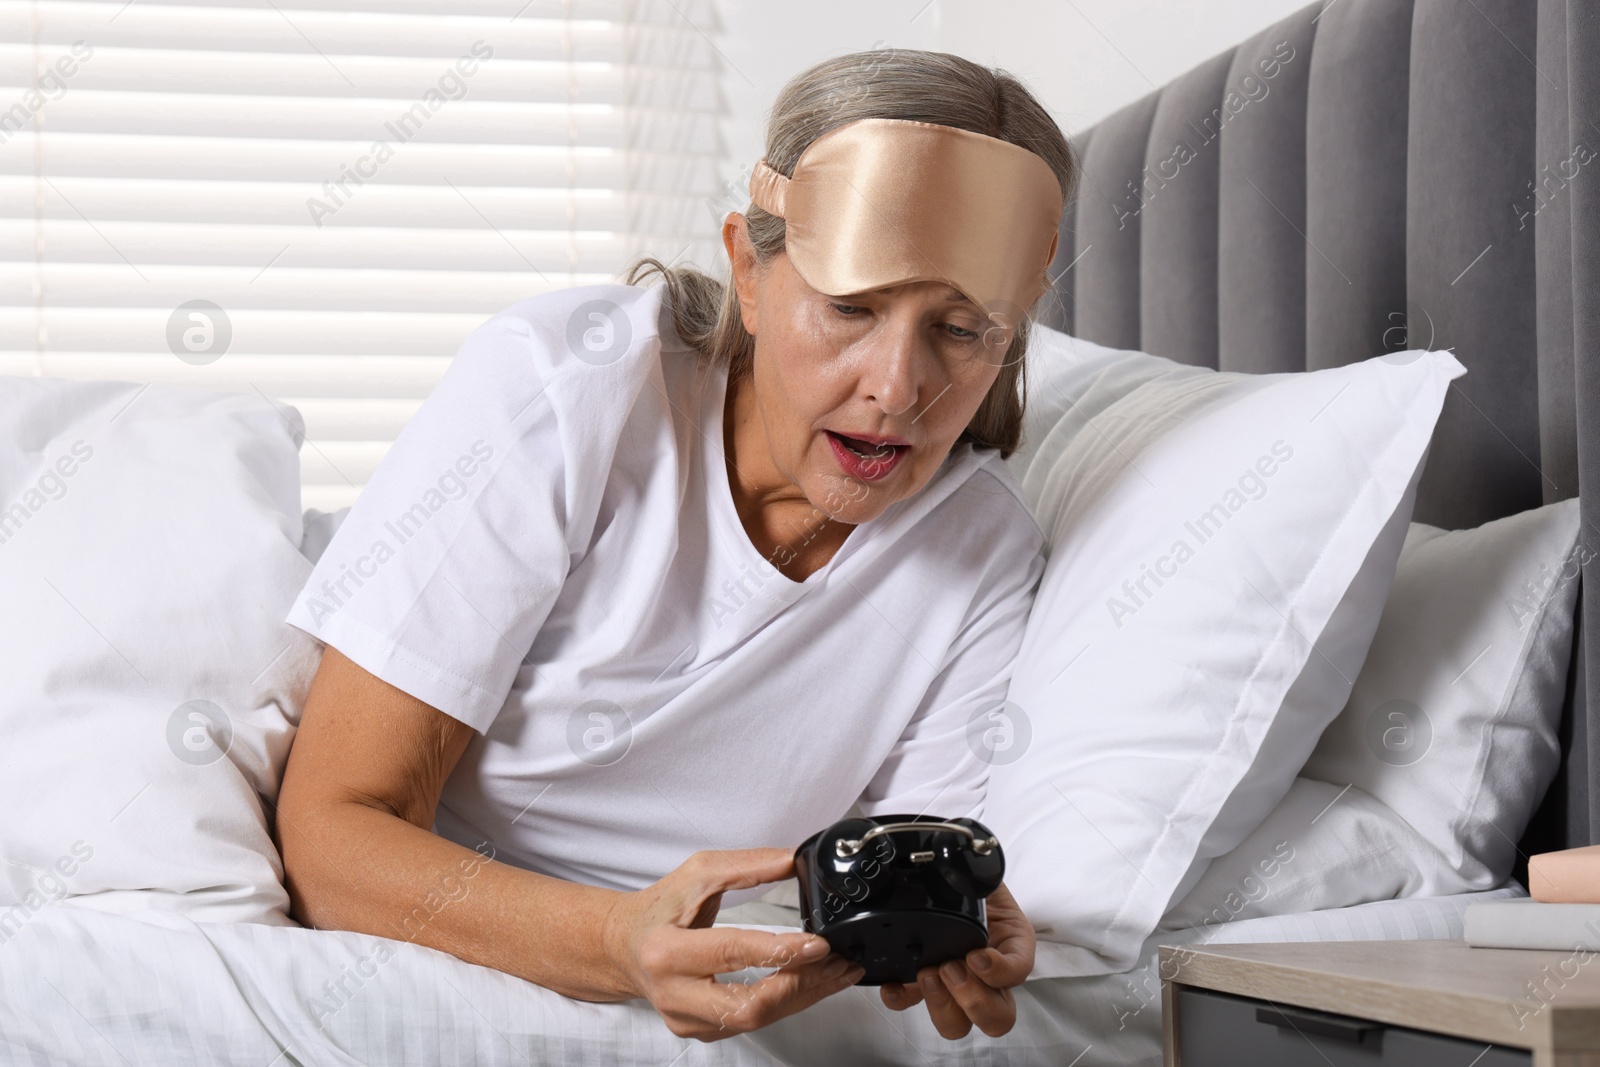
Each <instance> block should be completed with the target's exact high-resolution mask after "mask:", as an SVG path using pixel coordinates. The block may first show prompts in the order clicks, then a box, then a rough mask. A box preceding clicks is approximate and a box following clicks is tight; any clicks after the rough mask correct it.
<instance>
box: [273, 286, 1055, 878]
mask: <svg viewBox="0 0 1600 1067" xmlns="http://www.w3.org/2000/svg"><path fill="white" fill-rule="evenodd" d="M664 293H665V288H664V287H663V286H660V285H656V286H652V287H649V288H643V287H638V286H627V285H595V286H584V287H579V288H572V289H566V290H561V291H558V292H553V293H548V294H545V295H543V296H539V297H535V298H534V299H531V300H527V301H524V302H522V303H520V304H517V305H515V306H513V307H511V308H509V309H507V310H506V311H504V312H502V313H501V314H499V315H497V316H495V317H494V318H492V319H490V320H489V321H488V322H487V323H485V324H484V325H483V326H482V327H480V328H479V329H478V330H477V331H475V332H474V333H473V334H472V335H471V336H470V337H469V338H468V339H467V340H466V342H465V343H464V344H463V345H462V347H461V350H460V352H459V354H458V355H457V356H456V358H455V360H454V361H453V362H452V364H451V365H450V368H449V369H448V371H447V372H446V374H445V376H444V377H443V379H442V380H441V381H440V384H439V385H438V386H437V388H436V389H435V390H434V392H433V393H432V395H430V396H429V398H428V400H427V401H426V402H425V403H424V404H423V405H422V407H421V409H420V410H419V411H418V412H417V414H416V415H415V417H414V418H413V419H412V420H411V421H410V422H409V423H408V424H407V425H406V427H405V429H404V431H403V432H402V433H401V435H400V437H399V438H398V439H397V440H396V442H395V444H394V446H393V448H392V449H391V450H390V452H389V454H388V455H387V456H386V457H385V458H384V460H383V462H382V463H381V464H380V465H379V467H378V469H377V470H376V471H375V472H374V474H373V477H372V479H371V481H370V482H369V484H368V485H367V487H366V488H365V490H363V492H362V494H361V496H360V498H359V499H358V500H357V502H356V504H355V505H354V506H353V507H352V508H351V510H350V512H349V514H348V516H346V518H345V520H344V522H343V524H342V525H341V526H340V528H339V530H338V532H337V533H336V534H335V535H334V537H333V540H332V541H331V542H330V543H329V545H328V547H327V549H326V551H325V552H324V553H323V555H322V556H321V558H320V559H319V561H318V563H317V565H316V568H315V570H314V571H313V572H312V574H311V577H310V579H309V581H308V582H307V584H306V587H305V588H304V590H302V592H301V594H300V596H299V598H298V599H297V600H296V602H295V604H294V607H293V608H292V609H291V611H290V613H289V615H288V621H289V622H290V623H292V624H294V625H295V626H297V627H300V628H301V629H303V630H305V631H307V632H308V633H310V634H311V635H312V636H314V637H316V638H318V639H319V640H321V641H323V642H325V643H327V644H329V645H332V646H334V647H336V648H337V649H339V651H340V652H342V653H344V654H345V655H346V656H348V657H349V658H350V659H351V660H353V661H354V662H355V663H357V664H359V665H360V666H361V667H363V668H364V669H366V670H367V671H369V672H371V673H372V674H374V675H376V676H378V677H379V678H382V679H383V680H385V681H387V682H389V683H390V684H391V685H394V686H396V687H398V688H399V689H402V690H404V691H405V692H407V693H409V694H411V695H413V696H415V697H417V698H418V699H420V700H422V701H425V702H426V703H428V704H430V705H432V706H433V707H436V708H438V709H439V710H441V711H443V712H444V713H446V714H448V715H450V716H452V717H453V718H456V719H458V720H460V721H461V722H463V723H466V724H467V725H469V726H471V727H472V728H473V730H475V731H476V732H477V733H478V735H479V736H477V737H475V738H473V740H472V742H471V743H470V745H469V746H468V748H467V750H466V753H465V755H464V756H463V757H462V759H461V762H460V763H459V765H458V766H457V767H456V769H455V771H454V773H453V774H452V775H451V777H450V779H449V782H448V784H447V785H446V787H445V789H444V793H443V796H442V798H441V801H440V806H439V808H438V811H437V813H436V822H435V830H436V831H437V832H438V833H440V834H441V835H443V836H445V837H447V838H449V839H451V840H454V841H457V842H459V843H461V844H464V845H467V846H468V847H478V846H479V845H481V844H483V843H484V842H488V843H489V844H490V845H492V847H493V848H494V850H495V851H494V856H495V858H497V859H500V860H503V861H505V862H509V863H513V864H515V865H517V866H521V867H525V868H528V869H531V870H535V871H540V872H543V873H546V874H550V875H555V876H558V877H561V878H566V879H569V880H573V881H579V882H584V883H588V884H592V885H601V886H607V887H611V888H616V889H637V888H640V887H642V886H645V885H648V884H649V883H650V882H652V881H654V880H656V879H657V878H659V877H661V876H662V875H663V874H665V873H667V872H668V871H670V870H671V869H672V868H674V867H676V866H677V865H678V864H679V863H681V862H682V861H683V860H684V859H685V858H687V857H688V855H689V854H690V853H692V852H694V851H696V850H698V849H710V848H717V849H723V848H749V847H757V846H776V847H788V848H792V847H794V846H796V845H798V844H799V843H800V842H801V841H802V840H804V839H805V838H806V837H807V836H809V835H810V834H812V833H814V832H816V831H817V830H820V829H822V828H823V827H825V826H827V825H828V824H829V823H831V822H833V821H835V820H836V819H838V818H840V817H842V816H843V815H844V814H845V813H846V811H847V810H848V809H849V807H850V806H851V804H852V803H854V802H859V804H860V806H861V809H862V810H863V811H864V812H866V813H867V814H869V815H873V814H894V813H913V814H914V813H927V814H931V815H938V816H943V817H947V818H954V817H958V816H972V817H979V818H981V814H982V802H983V795H984V789H985V786H986V784H987V778H988V775H987V771H988V764H987V763H986V762H985V761H984V760H982V759H980V758H979V755H978V753H980V752H983V751H985V750H984V749H983V747H982V743H981V741H980V740H979V738H980V737H981V735H982V734H983V733H984V732H985V731H987V730H989V729H990V728H991V727H992V726H993V724H994V721H995V720H994V719H992V718H991V716H992V715H993V713H995V712H997V711H998V710H999V709H1000V708H1001V707H1002V706H1003V703H1004V699H1005V690H1006V685H1007V682H1008V680H1009V678H1010V674H1011V668H1012V662H1013V660H1014V659H1015V655H1016V651H1017V648H1018V645H1019V644H1020V642H1021V639H1022V630H1023V625H1024V622H1025V620H1026V617H1027V614H1028V609H1029V606H1030V605H1031V603H1032V598H1033V593H1034V590H1035V587H1036V585H1037V583H1038V579H1039V575H1040V573H1041V571H1042V570H1043V566H1044V561H1043V560H1044V557H1043V554H1042V547H1043V544H1044V538H1043V535H1042V534H1041V532H1040V530H1039V527H1038V525H1037V524H1036V523H1035V522H1034V521H1033V518H1032V516H1031V514H1030V513H1029V511H1028V509H1027V506H1026V504H1025V503H1024V501H1023V499H1022V496H1021V494H1020V491H1019V489H1018V487H1017V485H1016V483H1015V481H1014V480H1013V479H1012V477H1011V475H1010V473H1009V471H1008V470H1007V468H1006V467H1005V465H1004V464H1003V463H1002V461H1001V460H1000V458H999V455H998V454H997V453H995V452H993V451H989V450H985V451H975V450H974V449H972V448H971V447H970V446H968V445H965V444H962V445H958V446H957V447H956V448H954V449H953V450H952V451H951V454H950V456H949V458H948V459H947V460H946V461H945V463H944V465H943V466H941V467H940V469H939V471H938V472H937V473H936V474H935V475H934V477H933V478H932V480H931V481H930V482H929V484H928V485H926V486H925V487H924V488H923V489H922V490H921V491H920V492H919V493H917V494H916V495H914V496H912V497H910V498H908V499H905V500H901V501H899V502H897V503H895V504H894V505H892V506H890V507H889V508H888V509H887V510H886V511H885V512H884V513H883V514H882V515H880V516H879V517H878V518H876V519H873V520H872V521H870V522H866V523H863V524H861V525H859V526H857V527H855V528H854V529H853V530H851V532H850V534H849V536H848V537H847V538H846V539H845V542H844V544H843V546H842V547H841V548H840V549H839V550H838V551H837V553H836V554H835V555H834V557H833V559H832V560H830V561H829V562H828V564H827V565H826V566H824V567H822V568H821V569H820V570H818V571H816V572H815V573H813V574H812V575H810V576H809V577H808V578H807V579H806V580H805V581H803V582H795V581H793V580H791V579H789V578H787V577H785V576H784V575H783V574H781V573H780V572H779V571H778V570H777V569H776V567H774V566H773V565H772V563H770V562H769V561H768V560H767V559H766V558H765V557H764V556H763V555H762V554H761V553H760V551H758V550H757V549H756V547H755V545H754V544H752V543H751V541H750V539H749V537H748V535H747V534H746V533H745V530H744V527H743V526H742V525H741V524H740V521H739V517H738V514H737V513H736V511H735V510H734V504H733V496H732V492H731V490H730V488H729V484H728V475H727V468H726V466H725V463H724V459H723V436H722V421H723V419H722V416H723V400H724V396H725V391H726V385H727V374H726V371H725V369H723V368H718V367H712V366H711V365H709V363H708V362H707V361H705V360H703V359H701V358H700V357H699V356H698V355H697V354H696V353H695V352H694V351H693V350H692V349H689V348H688V347H687V346H685V345H684V344H683V343H682V342H681V341H680V340H678V338H677V335H676V332H675V331H674V329H673V327H672V323H671V317H670V314H669V313H668V312H667V311H666V310H665V309H664V307H663V304H662V297H663V294H664ZM969 738H971V740H969ZM485 851H486V852H487V850H485ZM763 892H765V889H764V888H754V889H749V890H739V891H735V892H731V893H728V894H726V895H725V897H724V906H731V905H733V904H737V903H740V902H742V901H744V900H748V899H751V898H753V897H756V896H759V895H760V894H761V893H763Z"/></svg>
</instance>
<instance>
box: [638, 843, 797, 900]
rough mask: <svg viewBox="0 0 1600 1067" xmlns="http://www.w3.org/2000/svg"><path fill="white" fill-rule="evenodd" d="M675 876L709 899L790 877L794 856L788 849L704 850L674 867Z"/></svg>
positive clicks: (792, 872) (792, 870) (792, 871)
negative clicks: (685, 880) (678, 875)
mask: <svg viewBox="0 0 1600 1067" xmlns="http://www.w3.org/2000/svg"><path fill="white" fill-rule="evenodd" d="M672 874H674V875H675V874H681V875H682V877H684V878H685V879H687V880H688V881H689V882H690V883H691V884H693V885H694V886H695V888H696V890H697V891H698V892H700V893H701V894H703V895H705V896H710V895H711V894H713V893H723V892H726V891H727V890H730V889H749V888H751V887H753V886H758V885H766V884H767V883H768V882H781V881H782V880H783V879H785V878H789V877H791V876H792V875H793V874H794V853H793V852H791V851H790V850H788V849H786V848H732V849H702V850H701V851H699V852H696V853H694V854H692V855H691V856H690V857H689V858H688V859H686V860H684V861H683V863H682V864H680V865H679V866H677V867H676V868H674V869H673V872H672ZM668 877H669V878H670V877H672V875H668Z"/></svg>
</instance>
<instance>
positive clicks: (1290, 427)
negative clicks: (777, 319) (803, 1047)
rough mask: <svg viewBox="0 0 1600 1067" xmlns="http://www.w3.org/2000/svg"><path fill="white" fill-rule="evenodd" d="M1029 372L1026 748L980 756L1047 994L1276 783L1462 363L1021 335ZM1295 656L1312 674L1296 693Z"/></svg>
mask: <svg viewBox="0 0 1600 1067" xmlns="http://www.w3.org/2000/svg"><path fill="white" fill-rule="evenodd" d="M1052 335H1053V336H1052ZM1041 342H1042V343H1041ZM1030 371H1033V372H1034V373H1033V374H1032V375H1031V377H1032V379H1033V385H1032V386H1031V388H1030V397H1029V404H1030V407H1032V408H1034V409H1035V411H1034V414H1033V415H1032V416H1031V417H1030V427H1029V428H1030V430H1031V431H1032V432H1033V433H1034V434H1035V435H1037V434H1038V433H1039V430H1040V426H1039V423H1038V422H1037V421H1035V420H1041V419H1043V420H1047V419H1049V417H1050V416H1051V415H1052V414H1057V416H1058V418H1057V421H1056V422H1055V423H1054V424H1053V425H1047V429H1046V430H1045V432H1044V433H1043V435H1042V436H1035V438H1034V442H1033V443H1030V445H1029V447H1028V449H1026V450H1025V452H1024V453H1023V454H1022V455H1021V456H1020V457H1019V458H1018V463H1019V465H1020V466H1021V467H1022V468H1023V475H1022V484H1023V487H1024V490H1025V492H1027V493H1028V496H1029V499H1030V501H1031V502H1034V506H1035V514H1036V517H1037V518H1038V520H1039V523H1040V525H1041V526H1042V527H1043V528H1044V530H1045V531H1046V533H1047V535H1049V541H1050V545H1051V548H1050V560H1049V565H1048V567H1047V569H1046V571H1045V574H1044V577H1043V578H1042V579H1041V582H1040V587H1039V593H1038V597H1037V599H1036V601H1035V604H1034V607H1033V611H1032V614H1031V616H1030V619H1029V623H1028V629H1027V632H1026V633H1025V635H1024V638H1023V642H1022V646H1021V649H1020V650H1019V654H1018V660H1017V666H1016V670H1015V673H1014V675H1013V679H1012V683H1011V689H1010V692H1009V695H1008V704H1007V709H1006V710H1007V713H1008V715H1009V717H1010V718H1011V719H1012V720H1013V725H1012V728H1011V736H1013V737H1016V738H1021V739H1024V741H1025V743H1014V744H1013V745H1012V747H1011V748H1009V749H1006V750H1005V751H1004V752H1003V753H1001V752H997V753H996V755H995V758H994V760H993V763H994V766H993V769H992V771H991V778H990V785H989V792H988V799H987V801H986V803H985V809H984V810H985V816H984V819H985V822H986V823H987V824H988V825H989V826H990V827H991V828H992V829H993V830H994V831H995V832H996V834H997V835H999V837H1000V839H1001V841H1002V842H1004V843H1005V846H1006V849H1007V857H1008V869H1007V875H1006V882H1007V885H1008V886H1009V887H1010V888H1011V890H1012V891H1013V892H1014V893H1015V894H1016V896H1017V898H1018V901H1019V902H1020V903H1021V905H1022V907H1023V909H1024V910H1025V911H1026V912H1027V913H1028V915H1029V917H1030V918H1031V919H1032V920H1033V922H1034V925H1035V926H1036V928H1038V930H1039V934H1040V938H1041V944H1040V949H1039V953H1038V965H1037V966H1036V968H1035V971H1034V976H1035V977H1039V978H1046V977H1056V976H1067V975H1077V974H1096V973H1106V972H1110V971H1119V970H1125V969H1126V968H1127V967H1129V966H1132V965H1133V963H1134V962H1135V961H1136V959H1137V955H1138V952H1139V948H1140V945H1141V943H1142V942H1143V941H1144V939H1145V938H1146V937H1147V936H1148V935H1149V934H1150V933H1151V931H1153V930H1154V929H1155V927H1156V925H1157V923H1158V922H1159V921H1160V919H1161V916H1162V914H1163V913H1164V912H1165V911H1166V910H1167V907H1168V905H1169V904H1170V903H1171V902H1172V901H1173V899H1174V898H1175V897H1177V896H1179V895H1180V890H1182V889H1184V888H1186V887H1187V886H1188V885H1192V884H1193V883H1194V882H1195V881H1196V880H1197V879H1198V877H1199V876H1200V875H1202V874H1203V873H1204V864H1205V860H1206V859H1207V858H1209V857H1208V856H1207V855H1206V854H1205V853H1206V851H1209V854H1210V855H1217V854H1221V853H1224V852H1227V851H1228V850H1229V849H1231V848H1233V847H1234V846H1235V845H1237V844H1238V843H1239V841H1240V840H1241V839H1242V838H1243V837H1244V836H1245V835H1247V834H1248V833H1249V832H1250V831H1251V830H1252V829H1253V828H1254V827H1255V826H1256V824H1257V823H1258V822H1259V821H1260V820H1261V819H1262V818H1264V817H1265V816H1266V815H1267V813H1268V812H1269V811H1270V810H1271V808H1272V806H1273V805H1274V804H1275V803H1276V802H1277V801H1278V800H1279V799H1280V798H1281V797H1282V795H1283V794H1284V792H1285V791H1287V789H1288V788H1289V785H1290V783H1291V781H1292V779H1293V777H1294V773H1295V770H1296V769H1297V768H1298V766H1299V764H1300V762H1301V761H1302V760H1303V759H1304V757H1305V755H1306V754H1308V753H1309V750H1310V748H1311V746H1312V744H1313V743H1314V741H1313V739H1314V738H1316V737H1317V736H1318V734H1319V733H1320V732H1321V730H1322V728H1323V727H1324V726H1325V725H1326V724H1327V722H1328V721H1329V720H1330V719H1332V718H1333V717H1334V716H1335V715H1336V714H1337V713H1338V711H1339V709H1340V708H1341V707H1343V705H1344V703H1345V698H1346V696H1347V695H1348V691H1349V690H1348V686H1349V684H1350V683H1351V682H1352V681H1353V679H1354V677H1355V675H1356V672H1357V671H1358V670H1359V668H1360V665H1361V660H1362V657H1363V656H1364V655H1365V652H1366V646H1367V643H1368V642H1369V641H1370V638H1371V634H1372V632H1373V629H1374V628H1375V627H1376V625H1377V615H1378V611H1379V609H1380V606H1381V603H1382V590H1384V589H1386V587H1387V585H1388V582H1389V580H1390V577H1391V576H1392V573H1393V566H1394V557H1395V555H1397V554H1398V550H1399V543H1400V540H1401V537H1402V536H1403V532H1404V529H1405V524H1406V523H1407V521H1409V518H1410V503H1409V495H1410V493H1411V491H1412V490H1413V489H1414V486H1415V480H1416V477H1417V475H1418V470H1419V467H1420V465H1421V462H1422V459H1423V457H1424V456H1425V454H1426V450H1427V445H1428V441H1429V438H1430V437H1431V435H1432V432H1433V427H1434V423H1435V422H1436V421H1437V418H1438V414H1439V409H1440V405H1441V404H1442V403H1443V399H1444V394H1445V391H1446V388H1447V387H1448V385H1449V382H1450V381H1451V379H1453V378H1456V377H1458V376H1460V375H1461V374H1463V373H1465V370H1464V369H1463V368H1462V367H1461V365H1460V364H1459V363H1458V362H1457V361H1456V360H1455V358H1454V357H1453V356H1451V355H1450V354H1449V353H1446V352H1416V351H1411V352H1403V353H1395V354H1392V355H1388V356H1383V357H1379V358H1376V359H1372V360H1369V361H1367V362H1365V363H1359V364H1353V365H1350V366H1346V367H1340V368H1335V369H1330V370H1324V371H1317V372H1314V373H1306V374H1273V375H1252V374H1226V373H1217V372H1215V371H1210V370H1205V369H1201V368H1194V367H1186V366H1181V365H1178V364H1175V363H1172V362H1170V361H1167V360H1161V359H1157V358H1156V357H1153V356H1148V355H1144V354H1141V353H1119V352H1112V351H1109V350H1106V349H1101V348H1099V347H1098V346H1089V345H1085V344H1084V343H1083V342H1081V341H1075V340H1073V339H1071V338H1066V337H1065V336H1064V335H1060V334H1057V333H1055V331H1049V330H1045V329H1043V328H1041V329H1039V330H1037V331H1035V345H1034V346H1033V348H1032V349H1030ZM1041 379H1042V380H1041ZM1041 394H1042V395H1041ZM1386 528H1387V530H1388V536H1387V537H1384V536H1383V534H1384V531H1385V530H1386ZM1380 543H1381V544H1383V545H1386V546H1388V547H1387V548H1385V549H1383V550H1382V551H1377V552H1375V551H1374V546H1375V544H1380ZM1385 552H1387V553H1388V555H1387V556H1386V557H1385V556H1384V553H1385ZM1369 563H1370V565H1371V567H1372V568H1373V569H1371V570H1364V568H1365V567H1367V566H1368V565H1369ZM1358 578H1359V579H1360V581H1359V582H1358ZM1352 584H1357V585H1358V586H1360V587H1361V589H1360V590H1359V595H1358V599H1359V600H1360V601H1361V604H1360V605H1358V607H1357V608H1353V609H1352V610H1350V611H1346V612H1344V613H1343V617H1341V618H1339V619H1337V620H1336V621H1337V623H1338V625H1336V626H1334V627H1333V629H1331V630H1330V629H1329V626H1330V622H1331V621H1335V616H1336V613H1337V611H1338V609H1339V607H1340V605H1341V603H1342V602H1343V601H1344V599H1345V597H1346V596H1347V594H1348V593H1349V592H1350V590H1351V587H1352ZM1358 616H1359V617H1358ZM1346 624H1348V625H1346ZM1325 633H1326V634H1327V637H1328V641H1327V647H1326V648H1323V647H1320V645H1319V648H1318V650H1317V652H1316V653H1313V649H1312V645H1313V642H1319V643H1320V642H1322V639H1323V637H1324V635H1325ZM1313 655H1316V656H1317V658H1318V659H1319V660H1321V661H1324V662H1325V664H1326V665H1327V666H1329V667H1330V670H1329V671H1326V672H1324V671H1322V670H1321V669H1320V667H1319V668H1318V672H1317V675H1316V676H1314V677H1313V678H1311V679H1310V680H1308V681H1307V682H1306V683H1304V684H1303V685H1301V686H1298V687H1297V686H1296V682H1297V681H1298V680H1299V679H1300V678H1301V677H1302V675H1303V674H1305V673H1306V671H1305V668H1306V665H1307V662H1308V659H1309V657H1311V656H1313ZM1329 678H1333V679H1336V681H1337V684H1336V685H1335V686H1329V685H1328V679H1329ZM1286 699H1287V700H1288V704H1287V707H1286V705H1285V701H1286ZM1284 707H1286V711H1285V714H1287V715H1290V716H1292V721H1290V722H1287V723H1286V724H1285V726H1284V728H1281V729H1280V730H1279V731H1277V732H1272V727H1273V725H1274V721H1275V719H1276V718H1277V717H1278V716H1279V713H1280V708H1284ZM1017 724H1021V725H1017ZM1029 733H1031V739H1027V738H1024V735H1025V734H1029ZM1264 750H1265V751H1267V752H1268V753H1269V754H1270V756H1271V758H1270V759H1267V760H1262V761H1261V763H1260V765H1259V766H1258V764H1257V757H1258V754H1260V753H1262V752H1263V751H1264ZM1252 775H1254V777H1252ZM1241 785H1243V786H1244V787H1245V789H1244V791H1243V792H1242V793H1241V794H1240V795H1241V797H1242V798H1243V800H1241V801H1240V802H1238V803H1236V804H1235V805H1233V806H1230V805H1229V801H1230V798H1232V797H1233V796H1234V795H1235V793H1236V792H1239V791H1240V787H1241ZM1247 809H1248V810H1247ZM1219 820H1220V821H1219Z"/></svg>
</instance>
